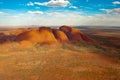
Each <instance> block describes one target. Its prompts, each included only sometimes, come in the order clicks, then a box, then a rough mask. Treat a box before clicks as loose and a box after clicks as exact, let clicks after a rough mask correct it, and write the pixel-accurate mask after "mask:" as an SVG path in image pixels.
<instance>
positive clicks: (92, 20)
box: [0, 0, 120, 26]
mask: <svg viewBox="0 0 120 80" xmlns="http://www.w3.org/2000/svg"><path fill="white" fill-rule="evenodd" d="M31 25H43V26H53V25H57V26H61V25H72V26H79V25H83V26H120V1H119V0H105V1H104V0H100V1H95V0H80V1H79V0H39V1H38V0H21V1H19V0H15V1H11V0H9V2H8V1H7V0H0V26H31Z"/></svg>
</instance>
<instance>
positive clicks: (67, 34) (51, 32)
mask: <svg viewBox="0 0 120 80" xmlns="http://www.w3.org/2000/svg"><path fill="white" fill-rule="evenodd" d="M9 33H11V35H12V36H11V35H10V34H8V35H7V34H5V36H3V34H2V37H0V42H3V41H5V40H7V41H11V40H12V41H16V42H19V43H21V44H23V45H28V44H30V45H31V44H40V45H44V44H47V45H56V44H63V43H68V42H79V43H83V42H85V43H88V42H90V43H93V42H95V41H94V40H93V39H92V38H90V37H88V36H87V35H85V34H84V33H83V32H81V31H80V30H79V29H77V28H74V27H70V26H61V27H60V28H59V29H52V28H50V27H45V26H43V27H39V28H25V29H24V28H23V29H18V30H16V31H15V30H14V31H13V32H12V31H10V32H9ZM3 37H4V38H3ZM3 39H5V40H3Z"/></svg>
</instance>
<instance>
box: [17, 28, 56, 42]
mask: <svg viewBox="0 0 120 80" xmlns="http://www.w3.org/2000/svg"><path fill="white" fill-rule="evenodd" d="M24 40H26V41H30V42H32V43H39V44H53V43H57V40H56V38H55V37H54V35H53V34H52V30H51V28H48V27H40V28H39V29H33V30H30V31H27V32H24V33H21V34H20V35H18V36H17V38H16V41H18V42H20V41H24Z"/></svg>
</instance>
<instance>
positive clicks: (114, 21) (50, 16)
mask: <svg viewBox="0 0 120 80" xmlns="http://www.w3.org/2000/svg"><path fill="white" fill-rule="evenodd" d="M38 14H41V11H28V12H26V13H22V14H11V15H9V16H2V15H0V25H3V26H7V25H9V26H19V25H21V26H23V25H27V26H29V25H40V26H42V25H44V26H61V25H73V26H80V25H85V26H86V25H87V26H119V25H120V14H116V15H113V14H97V15H92V16H86V15H85V16H84V15H82V14H81V12H77V11H64V12H63V11H59V12H58V11H56V12H54V11H47V12H44V14H42V15H38Z"/></svg>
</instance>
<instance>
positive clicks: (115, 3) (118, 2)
mask: <svg viewBox="0 0 120 80" xmlns="http://www.w3.org/2000/svg"><path fill="white" fill-rule="evenodd" d="M112 4H114V5H118V4H120V1H114V2H112Z"/></svg>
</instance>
